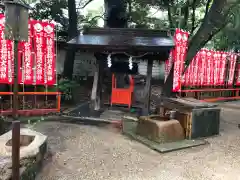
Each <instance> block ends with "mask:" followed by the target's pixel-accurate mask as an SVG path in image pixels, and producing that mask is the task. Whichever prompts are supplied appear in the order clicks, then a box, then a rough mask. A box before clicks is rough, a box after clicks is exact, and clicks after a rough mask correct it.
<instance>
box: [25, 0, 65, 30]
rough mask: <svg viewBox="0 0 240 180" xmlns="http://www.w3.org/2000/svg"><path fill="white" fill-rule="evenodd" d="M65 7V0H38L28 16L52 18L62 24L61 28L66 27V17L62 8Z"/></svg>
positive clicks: (40, 18)
mask: <svg viewBox="0 0 240 180" xmlns="http://www.w3.org/2000/svg"><path fill="white" fill-rule="evenodd" d="M66 9H67V0H58V1H52V0H40V1H39V2H38V3H36V4H35V5H34V8H33V10H32V11H31V12H30V13H29V16H30V17H31V18H33V19H37V20H42V19H48V20H54V21H55V22H57V23H59V24H60V25H61V26H62V29H63V30H67V28H68V19H67V18H66V14H64V13H65V12H64V10H66Z"/></svg>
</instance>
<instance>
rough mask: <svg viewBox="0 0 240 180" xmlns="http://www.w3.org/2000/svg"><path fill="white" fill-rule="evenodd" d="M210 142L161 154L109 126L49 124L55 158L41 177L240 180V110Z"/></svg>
mask: <svg viewBox="0 0 240 180" xmlns="http://www.w3.org/2000/svg"><path fill="white" fill-rule="evenodd" d="M222 114H223V118H222V123H221V135H220V136H217V137H213V138H209V139H207V140H208V142H209V144H208V145H206V146H200V147H195V148H191V149H186V150H182V151H176V152H171V153H167V154H159V153H157V152H155V151H153V150H150V149H149V148H147V147H146V146H144V145H142V144H140V143H137V142H135V141H132V140H130V139H128V138H126V137H124V136H122V135H121V134H120V133H119V132H117V131H115V130H112V129H110V128H108V129H107V128H97V127H90V126H80V125H70V124H62V123H53V122H48V123H47V122H45V123H40V124H38V125H37V126H36V129H37V130H38V131H40V132H43V133H44V134H46V135H48V136H49V140H48V143H49V150H50V151H51V152H52V157H49V161H46V164H45V166H44V168H43V170H42V172H41V174H40V175H39V177H38V178H37V180H238V179H239V180H240V146H239V145H240V129H238V127H237V123H238V122H239V123H240V119H239V117H240V112H237V111H236V110H235V111H231V110H224V112H223V113H222Z"/></svg>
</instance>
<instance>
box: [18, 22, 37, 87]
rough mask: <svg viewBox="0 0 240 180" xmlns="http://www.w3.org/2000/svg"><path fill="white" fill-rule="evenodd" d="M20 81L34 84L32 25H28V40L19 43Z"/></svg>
mask: <svg viewBox="0 0 240 180" xmlns="http://www.w3.org/2000/svg"><path fill="white" fill-rule="evenodd" d="M19 53H21V62H20V64H21V70H22V71H21V75H22V76H21V83H23V84H29V85H31V84H34V72H33V57H32V26H31V23H29V26H28V41H27V42H22V43H21V51H20V52H19Z"/></svg>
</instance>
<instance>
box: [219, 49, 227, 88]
mask: <svg viewBox="0 0 240 180" xmlns="http://www.w3.org/2000/svg"><path fill="white" fill-rule="evenodd" d="M220 53H221V56H220V58H221V59H220V62H221V63H220V73H219V74H220V75H219V78H220V82H219V85H224V83H225V78H226V77H225V73H226V58H227V54H226V53H225V52H220Z"/></svg>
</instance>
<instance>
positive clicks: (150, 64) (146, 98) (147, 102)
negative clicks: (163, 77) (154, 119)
mask: <svg viewBox="0 0 240 180" xmlns="http://www.w3.org/2000/svg"><path fill="white" fill-rule="evenodd" d="M152 68H153V60H152V59H149V60H148V63H147V77H146V84H145V87H144V102H143V109H142V115H144V116H147V115H149V113H150V98H151V91H152V89H151V86H152Z"/></svg>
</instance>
